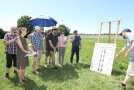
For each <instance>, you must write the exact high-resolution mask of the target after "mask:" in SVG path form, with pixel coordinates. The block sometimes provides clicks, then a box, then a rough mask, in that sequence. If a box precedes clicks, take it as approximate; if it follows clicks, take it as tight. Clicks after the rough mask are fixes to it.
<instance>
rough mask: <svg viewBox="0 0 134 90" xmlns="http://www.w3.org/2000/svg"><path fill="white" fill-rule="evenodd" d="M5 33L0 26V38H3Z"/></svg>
mask: <svg viewBox="0 0 134 90" xmlns="http://www.w3.org/2000/svg"><path fill="white" fill-rule="evenodd" d="M5 34H6V32H5V31H4V30H3V29H2V28H0V39H3V38H4V35H5Z"/></svg>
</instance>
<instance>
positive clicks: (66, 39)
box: [64, 36, 68, 44]
mask: <svg viewBox="0 0 134 90" xmlns="http://www.w3.org/2000/svg"><path fill="white" fill-rule="evenodd" d="M65 38H66V40H65V43H64V44H66V43H67V41H68V38H67V37H66V36H65Z"/></svg>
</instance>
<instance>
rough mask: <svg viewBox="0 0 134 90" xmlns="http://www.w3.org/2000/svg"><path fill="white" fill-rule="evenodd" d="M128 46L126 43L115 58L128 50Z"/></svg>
mask: <svg viewBox="0 0 134 90" xmlns="http://www.w3.org/2000/svg"><path fill="white" fill-rule="evenodd" d="M126 50H127V48H126V45H125V46H124V47H123V48H122V49H121V50H120V51H119V52H118V53H117V54H116V55H115V58H118V57H119V56H120V54H121V53H123V52H126Z"/></svg>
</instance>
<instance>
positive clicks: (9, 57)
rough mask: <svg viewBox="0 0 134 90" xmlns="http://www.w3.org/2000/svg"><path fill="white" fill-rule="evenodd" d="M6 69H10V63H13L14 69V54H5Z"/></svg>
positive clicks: (15, 60)
mask: <svg viewBox="0 0 134 90" xmlns="http://www.w3.org/2000/svg"><path fill="white" fill-rule="evenodd" d="M6 60H7V62H6V67H7V68H11V67H12V63H13V66H14V67H16V66H17V65H16V62H17V57H16V54H9V53H7V52H6Z"/></svg>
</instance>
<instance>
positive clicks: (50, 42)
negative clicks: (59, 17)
mask: <svg viewBox="0 0 134 90" xmlns="http://www.w3.org/2000/svg"><path fill="white" fill-rule="evenodd" d="M49 44H50V46H51V47H52V48H53V49H54V46H53V44H52V41H51V40H49Z"/></svg>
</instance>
